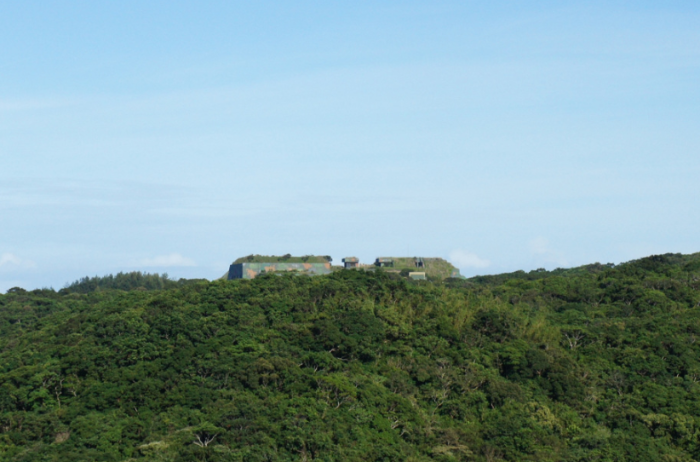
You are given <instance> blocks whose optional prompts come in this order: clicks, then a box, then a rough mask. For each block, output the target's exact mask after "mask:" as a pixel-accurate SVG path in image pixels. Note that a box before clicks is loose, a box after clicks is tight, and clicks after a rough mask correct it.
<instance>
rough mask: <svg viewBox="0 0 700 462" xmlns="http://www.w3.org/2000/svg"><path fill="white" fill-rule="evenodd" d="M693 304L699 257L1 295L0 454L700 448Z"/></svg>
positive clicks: (696, 305) (394, 454)
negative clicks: (472, 272)
mask: <svg viewBox="0 0 700 462" xmlns="http://www.w3.org/2000/svg"><path fill="white" fill-rule="evenodd" d="M97 287H100V285H99V284H98V285H97ZM699 314H700V255H697V254H696V255H691V256H682V255H662V256H654V257H649V258H645V259H642V260H638V261H635V262H630V263H628V264H624V265H618V266H614V267H613V266H611V265H609V266H606V265H597V266H596V265H593V266H590V267H584V268H581V269H576V270H556V271H554V272H547V271H538V272H532V273H513V275H510V276H508V277H490V278H489V277H485V278H472V279H470V280H458V279H448V280H446V281H445V282H444V283H431V282H428V281H408V280H405V279H404V278H401V277H400V275H399V274H397V273H386V272H382V271H377V272H367V271H355V270H352V271H338V272H335V273H333V274H331V275H328V276H319V277H314V278H308V277H294V276H291V275H282V276H273V275H263V276H261V277H258V278H256V279H252V280H236V281H214V282H193V283H187V284H182V285H179V286H177V287H175V286H173V287H168V288H165V289H162V290H154V291H144V290H131V291H123V290H113V289H108V288H107V289H106V288H103V287H101V290H99V291H97V290H95V291H90V292H87V293H81V292H80V291H73V292H69V291H61V292H58V293H57V292H55V291H53V290H46V289H44V290H37V291H23V290H21V289H13V290H11V291H9V292H8V293H7V294H6V295H0V460H3V461H18V462H19V461H127V460H132V461H139V460H148V461H291V460H298V461H302V460H306V461H310V460H323V461H403V460H406V461H431V460H435V461H482V462H486V461H498V460H507V461H571V462H573V461H580V462H583V461H611V462H612V461H616V462H618V461H629V462H644V461H649V462H651V461H654V462H656V461H667V462H670V461H693V460H700V342H699V341H698V340H699V339H700V315H699Z"/></svg>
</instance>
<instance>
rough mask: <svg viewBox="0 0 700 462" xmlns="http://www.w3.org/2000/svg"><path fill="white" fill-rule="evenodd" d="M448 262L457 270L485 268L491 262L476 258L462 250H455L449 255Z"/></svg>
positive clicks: (474, 255)
mask: <svg viewBox="0 0 700 462" xmlns="http://www.w3.org/2000/svg"><path fill="white" fill-rule="evenodd" d="M450 261H451V262H452V263H453V264H454V265H455V266H457V267H458V268H486V267H487V266H489V265H491V262H490V261H488V260H484V259H483V258H480V257H478V256H477V255H476V254H473V253H471V252H466V251H464V250H455V251H453V252H451V253H450Z"/></svg>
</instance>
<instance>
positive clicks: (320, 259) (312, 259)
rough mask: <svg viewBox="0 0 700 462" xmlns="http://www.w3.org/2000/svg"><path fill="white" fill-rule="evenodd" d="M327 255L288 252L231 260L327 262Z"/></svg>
mask: <svg viewBox="0 0 700 462" xmlns="http://www.w3.org/2000/svg"><path fill="white" fill-rule="evenodd" d="M331 260H332V259H331V257H329V256H326V255H324V256H316V255H304V256H303V257H293V256H291V255H290V254H287V255H282V256H281V257H279V256H275V255H248V256H247V257H241V258H239V259H237V260H236V261H234V262H233V264H237V263H328V262H329V261H331Z"/></svg>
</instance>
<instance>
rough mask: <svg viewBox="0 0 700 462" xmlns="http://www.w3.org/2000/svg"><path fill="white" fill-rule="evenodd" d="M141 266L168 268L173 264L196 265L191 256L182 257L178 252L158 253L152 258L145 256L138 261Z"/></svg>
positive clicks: (173, 265)
mask: <svg viewBox="0 0 700 462" xmlns="http://www.w3.org/2000/svg"><path fill="white" fill-rule="evenodd" d="M140 265H141V266H150V267H159V268H170V267H175V266H197V264H196V263H195V262H194V260H192V259H191V258H187V257H183V256H182V255H180V254H179V253H171V254H169V255H158V256H157V257H153V258H145V259H143V260H141V261H140Z"/></svg>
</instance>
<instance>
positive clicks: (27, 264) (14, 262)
mask: <svg viewBox="0 0 700 462" xmlns="http://www.w3.org/2000/svg"><path fill="white" fill-rule="evenodd" d="M34 267H36V264H35V263H34V262H33V261H31V260H27V259H25V258H20V257H18V256H17V255H15V254H12V253H3V254H0V268H2V269H30V268H34Z"/></svg>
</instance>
